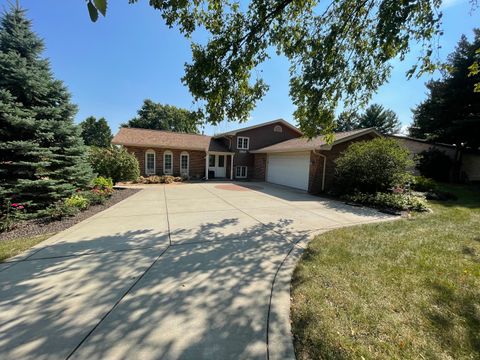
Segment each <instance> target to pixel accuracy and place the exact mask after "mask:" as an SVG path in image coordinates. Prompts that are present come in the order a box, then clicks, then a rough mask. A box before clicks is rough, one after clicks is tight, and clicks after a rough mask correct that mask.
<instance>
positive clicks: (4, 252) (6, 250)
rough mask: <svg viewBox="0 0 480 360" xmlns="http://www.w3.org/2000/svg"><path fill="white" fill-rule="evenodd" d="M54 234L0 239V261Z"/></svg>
mask: <svg viewBox="0 0 480 360" xmlns="http://www.w3.org/2000/svg"><path fill="white" fill-rule="evenodd" d="M53 235H54V234H44V235H38V236H32V237H26V238H18V239H12V240H0V262H2V261H3V260H5V259H8V258H10V257H12V256H15V255H18V254H20V253H21V252H23V251H25V250H27V249H30V248H31V247H32V246H34V245H36V244H38V243H39V242H42V241H44V240H46V239H48V238H49V237H51V236H53Z"/></svg>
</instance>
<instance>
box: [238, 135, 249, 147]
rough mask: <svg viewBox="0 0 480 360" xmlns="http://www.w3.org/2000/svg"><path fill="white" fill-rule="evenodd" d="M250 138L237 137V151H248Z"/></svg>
mask: <svg viewBox="0 0 480 360" xmlns="http://www.w3.org/2000/svg"><path fill="white" fill-rule="evenodd" d="M249 143H250V138H248V137H243V136H239V137H237V149H240V150H248V148H249Z"/></svg>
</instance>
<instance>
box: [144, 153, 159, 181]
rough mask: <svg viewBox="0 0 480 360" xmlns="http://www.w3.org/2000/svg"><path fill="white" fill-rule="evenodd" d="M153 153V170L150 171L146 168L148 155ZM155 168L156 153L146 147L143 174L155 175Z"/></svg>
mask: <svg viewBox="0 0 480 360" xmlns="http://www.w3.org/2000/svg"><path fill="white" fill-rule="evenodd" d="M149 154H153V171H150V170H149V169H148V160H147V158H148V155H149ZM156 170H157V154H156V153H155V150H152V149H148V150H147V151H145V175H155V172H156Z"/></svg>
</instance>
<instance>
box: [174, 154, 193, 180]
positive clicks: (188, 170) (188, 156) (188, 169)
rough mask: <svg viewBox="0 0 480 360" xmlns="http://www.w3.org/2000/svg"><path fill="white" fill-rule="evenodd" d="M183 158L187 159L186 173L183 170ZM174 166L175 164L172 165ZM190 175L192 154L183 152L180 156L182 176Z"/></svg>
mask: <svg viewBox="0 0 480 360" xmlns="http://www.w3.org/2000/svg"><path fill="white" fill-rule="evenodd" d="M182 156H186V157H187V170H186V171H184V170H183V169H182ZM172 165H173V164H172ZM189 173H190V154H189V153H188V152H186V151H183V152H182V153H181V154H180V175H187V176H188V175H189Z"/></svg>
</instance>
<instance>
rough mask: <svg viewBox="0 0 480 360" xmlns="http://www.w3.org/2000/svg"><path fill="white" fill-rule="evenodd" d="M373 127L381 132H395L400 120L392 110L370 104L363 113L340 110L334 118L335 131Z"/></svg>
mask: <svg viewBox="0 0 480 360" xmlns="http://www.w3.org/2000/svg"><path fill="white" fill-rule="evenodd" d="M366 128H375V129H376V130H377V131H378V132H380V133H382V134H395V133H397V132H399V131H400V121H399V120H398V117H397V114H395V112H394V111H393V110H389V109H385V108H384V107H383V106H382V105H379V104H372V105H370V106H369V107H368V108H366V109H365V112H364V113H363V114H360V115H358V114H357V113H355V112H353V113H347V112H342V113H341V114H340V115H339V116H338V118H337V120H336V128H335V131H350V130H355V129H366Z"/></svg>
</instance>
